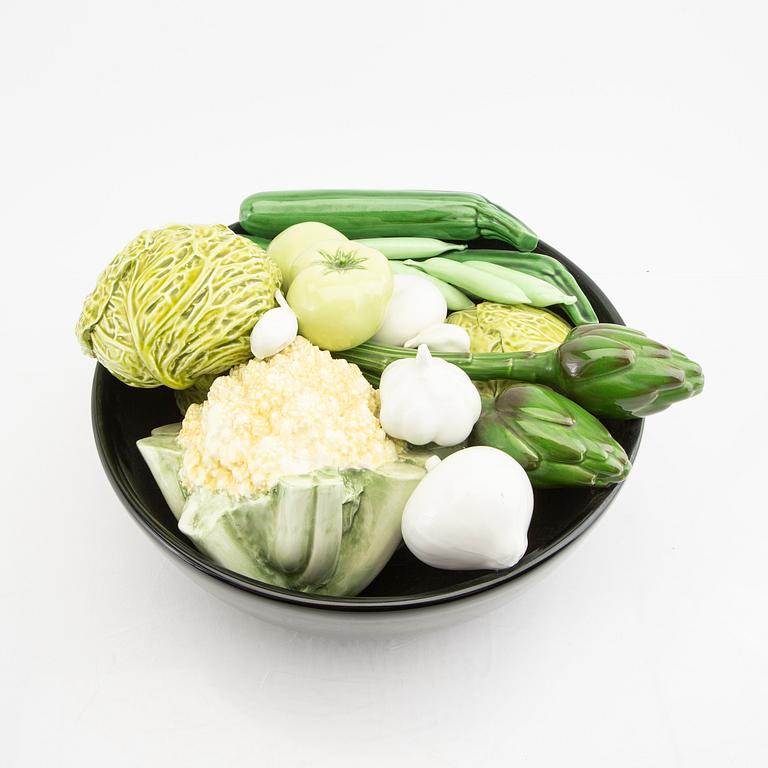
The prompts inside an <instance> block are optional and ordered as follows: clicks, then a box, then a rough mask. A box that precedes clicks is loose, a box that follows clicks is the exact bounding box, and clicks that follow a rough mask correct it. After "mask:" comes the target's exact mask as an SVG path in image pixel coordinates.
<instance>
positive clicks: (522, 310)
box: [446, 301, 570, 352]
mask: <svg viewBox="0 0 768 768" xmlns="http://www.w3.org/2000/svg"><path fill="white" fill-rule="evenodd" d="M446 322H447V323H449V324H451V325H457V326H459V327H460V328H463V329H464V330H465V331H467V333H468V334H469V342H470V346H469V348H470V350H471V351H472V352H546V351H547V350H550V349H555V348H556V347H558V346H560V344H562V343H563V341H565V339H566V337H567V336H568V331H570V328H569V326H568V324H567V323H565V322H563V321H562V320H561V319H560V318H559V317H558V316H557V315H555V314H553V313H552V312H548V311H547V310H545V309H538V308H536V307H521V306H507V305H506V304H494V303H492V302H488V301H483V302H481V303H480V304H478V305H477V306H473V307H472V309H467V310H464V311H462V312H453V313H452V314H451V315H449V317H448V319H447V320H446Z"/></svg>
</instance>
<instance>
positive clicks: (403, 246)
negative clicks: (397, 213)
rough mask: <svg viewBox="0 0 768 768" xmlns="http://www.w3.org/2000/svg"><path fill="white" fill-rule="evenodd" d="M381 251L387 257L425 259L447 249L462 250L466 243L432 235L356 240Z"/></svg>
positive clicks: (445, 251)
mask: <svg viewBox="0 0 768 768" xmlns="http://www.w3.org/2000/svg"><path fill="white" fill-rule="evenodd" d="M357 242H358V243H362V244H363V245H367V246H368V247H369V248H375V249H376V250H377V251H381V252H382V253H383V254H384V255H385V256H386V257H387V258H388V259H394V260H398V259H400V260H402V259H426V258H429V257H430V256H439V255H440V254H441V253H447V252H448V251H463V250H465V249H466V247H467V246H466V245H462V244H460V243H446V242H444V241H443V240H435V238H433V237H371V238H365V239H362V240H361V239H359V238H358V240H357Z"/></svg>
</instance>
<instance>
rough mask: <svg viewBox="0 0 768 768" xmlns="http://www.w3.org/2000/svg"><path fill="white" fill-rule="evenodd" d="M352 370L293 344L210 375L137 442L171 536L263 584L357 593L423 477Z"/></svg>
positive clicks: (379, 562) (388, 548)
mask: <svg viewBox="0 0 768 768" xmlns="http://www.w3.org/2000/svg"><path fill="white" fill-rule="evenodd" d="M376 411H377V401H376V397H375V393H374V391H373V389H372V388H371V387H370V385H369V384H367V383H366V381H365V380H364V379H363V377H362V375H361V374H360V372H359V371H358V370H357V369H356V368H355V367H354V366H350V365H348V364H347V363H345V362H343V361H340V360H333V359H332V358H331V357H330V355H329V354H328V353H327V352H323V351H321V350H320V349H318V348H317V347H314V346H312V345H311V344H309V342H307V341H306V340H305V339H302V338H301V337H298V338H297V339H296V340H295V341H294V342H293V343H292V344H291V345H290V346H289V347H287V348H286V349H285V350H284V351H283V352H280V353H278V354H277V355H274V356H273V357H271V358H270V359H269V360H266V361H258V360H251V361H250V362H249V363H248V364H247V365H243V366H239V367H237V368H235V369H234V370H233V371H232V373H230V374H229V375H227V376H221V377H219V378H218V379H217V380H216V382H215V383H214V385H213V386H212V388H211V390H210V392H209V395H208V399H207V400H206V402H205V403H204V404H202V405H194V404H193V405H191V406H190V407H189V409H188V411H187V414H186V416H185V418H184V422H183V424H182V425H181V430H180V431H179V429H178V425H175V426H173V425H172V426H170V427H169V428H166V429H163V430H160V431H158V430H156V431H155V432H154V433H153V434H152V435H151V436H150V437H148V438H145V439H143V440H140V441H139V442H138V447H139V450H140V451H141V453H142V455H143V456H144V458H145V460H146V462H147V465H148V466H149V468H150V470H151V471H152V473H153V475H154V477H155V479H156V480H157V483H158V486H159V487H160V489H161V491H162V492H163V495H164V496H165V498H166V501H167V502H168V505H169V507H170V509H171V511H172V512H173V514H174V515H175V516H176V517H177V518H178V520H179V528H180V530H181V531H182V532H183V533H184V534H186V535H187V536H188V537H189V538H190V539H191V540H192V541H193V542H194V543H195V545H196V546H197V547H198V548H199V549H200V550H201V551H203V552H204V553H206V554H207V555H208V556H209V557H210V558H211V559H212V560H214V561H215V562H217V563H218V564H220V565H222V566H224V567H225V568H229V569H231V570H234V571H237V572H238V573H241V574H244V575H246V576H250V577H251V578H255V579H259V580H261V581H266V582H268V583H270V584H275V585H277V586H281V587H286V588H290V589H296V590H300V591H308V592H317V593H321V594H332V595H350V594H356V593H357V592H359V591H360V590H361V589H363V588H364V587H365V586H366V585H367V584H368V583H369V582H370V581H371V579H373V578H374V577H375V576H376V574H377V573H378V572H379V570H380V569H381V568H382V567H383V566H384V564H385V563H386V561H387V560H388V559H389V557H390V556H391V555H392V553H393V551H394V550H395V548H396V546H397V544H398V543H399V541H400V523H401V517H402V510H403V507H404V505H405V502H406V500H407V499H408V497H409V495H410V493H411V492H412V490H413V489H414V488H415V487H416V485H417V483H418V481H419V480H420V479H421V477H422V476H423V475H424V469H423V467H422V466H421V465H420V463H419V459H418V457H417V456H416V455H415V454H408V455H403V454H402V453H401V452H399V450H398V448H397V446H396V445H395V443H394V442H393V441H391V440H389V439H388V438H387V436H386V435H385V433H384V431H383V430H382V428H381V425H380V423H379V421H378V419H377V418H376Z"/></svg>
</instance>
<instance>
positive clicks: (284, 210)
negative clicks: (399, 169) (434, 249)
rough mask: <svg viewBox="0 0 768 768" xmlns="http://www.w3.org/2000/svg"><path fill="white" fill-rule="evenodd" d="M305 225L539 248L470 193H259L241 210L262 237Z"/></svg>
mask: <svg viewBox="0 0 768 768" xmlns="http://www.w3.org/2000/svg"><path fill="white" fill-rule="evenodd" d="M303 221H319V222H322V223H323V224H327V225H328V226H331V227H334V228H335V229H338V230H339V231H340V232H343V233H344V234H345V235H346V236H347V237H348V238H350V239H352V240H355V239H358V238H378V237H395V236H396V237H431V238H438V239H440V240H456V241H459V242H467V241H470V240H476V239H478V238H491V239H494V240H501V241H502V242H505V243H510V244H511V245H514V246H515V247H516V248H518V249H520V250H521V251H532V250H533V249H534V248H535V247H536V246H537V245H538V242H539V240H538V237H537V236H536V235H535V234H534V233H533V232H532V231H531V230H530V229H529V228H528V227H527V226H526V225H525V224H523V222H521V221H520V220H519V219H517V218H516V217H515V216H513V215H512V214H511V213H508V212H507V211H505V210H504V209H503V208H500V207H499V206H497V205H495V204H494V203H491V202H490V201H488V200H486V199H485V198H484V197H481V196H480V195H475V194H471V193H469V192H408V191H402V192H397V191H391V192H390V191H371V190H327V189H326V190H316V191H302V192H259V193H257V194H255V195H251V196H250V197H247V198H246V199H245V200H244V201H243V203H242V205H241V206H240V224H241V226H242V227H243V229H244V230H245V231H246V232H247V233H249V234H251V235H257V236H258V237H265V238H269V237H274V236H275V235H277V234H278V233H280V232H282V231H283V230H284V229H285V228H286V227H290V226H291V225H292V224H298V223H300V222H303Z"/></svg>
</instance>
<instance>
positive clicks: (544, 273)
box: [450, 249, 598, 325]
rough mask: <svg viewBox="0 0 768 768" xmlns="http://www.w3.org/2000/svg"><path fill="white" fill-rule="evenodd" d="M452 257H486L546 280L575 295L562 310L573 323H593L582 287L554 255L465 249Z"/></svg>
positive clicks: (475, 260) (453, 258)
mask: <svg viewBox="0 0 768 768" xmlns="http://www.w3.org/2000/svg"><path fill="white" fill-rule="evenodd" d="M450 258H451V259H452V260H453V261H458V262H462V263H463V262H465V261H473V262H477V261H487V262H488V263H489V264H498V265H499V266H502V267H509V268H510V269H514V270H515V271H517V272H524V273H525V274H527V275H531V276H533V277H538V278H539V279H540V280H546V281H547V282H548V283H551V284H552V285H553V286H555V287H556V288H558V289H559V290H561V291H562V292H563V293H564V294H566V295H568V296H575V297H576V301H575V302H574V303H573V304H566V305H564V306H563V312H565V314H566V315H567V316H568V319H569V320H570V321H571V322H572V323H573V324H574V325H583V324H585V323H596V322H597V321H598V317H597V315H596V314H595V310H594V309H593V308H592V304H591V303H590V301H589V299H588V298H587V296H586V294H585V293H584V291H582V289H581V287H580V286H579V284H578V282H576V278H575V277H574V276H573V275H572V274H571V273H570V272H569V271H568V270H567V269H566V267H565V266H563V265H562V264H561V263H560V262H559V261H558V260H557V259H553V258H552V257H551V256H547V255H545V254H543V253H517V252H516V251H499V250H475V249H473V250H468V251H461V252H459V253H452V254H450Z"/></svg>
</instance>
